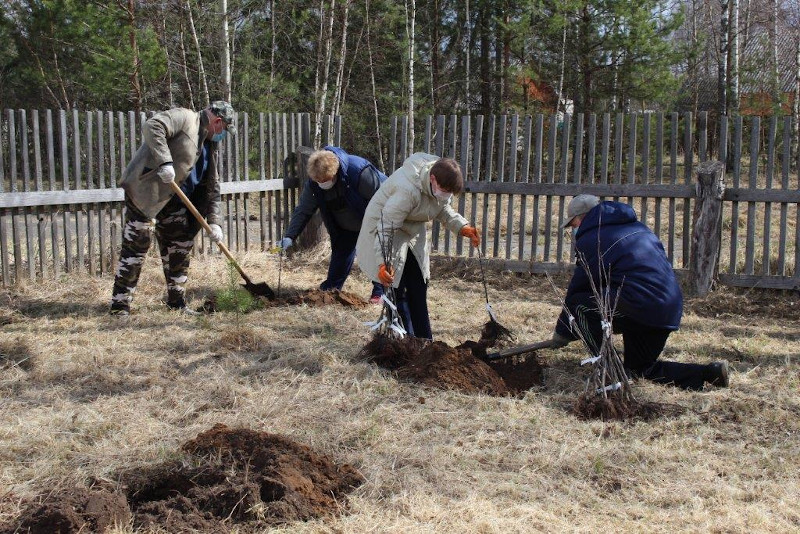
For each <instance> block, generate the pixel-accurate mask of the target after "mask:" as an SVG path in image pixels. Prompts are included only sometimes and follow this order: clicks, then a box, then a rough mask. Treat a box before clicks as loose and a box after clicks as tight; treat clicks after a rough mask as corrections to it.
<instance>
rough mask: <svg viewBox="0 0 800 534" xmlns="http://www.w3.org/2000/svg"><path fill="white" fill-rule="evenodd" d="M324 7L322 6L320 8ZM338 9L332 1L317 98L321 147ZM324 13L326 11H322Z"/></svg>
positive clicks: (317, 136)
mask: <svg viewBox="0 0 800 534" xmlns="http://www.w3.org/2000/svg"><path fill="white" fill-rule="evenodd" d="M320 7H322V6H320ZM335 9H336V0H331V9H330V20H329V22H328V34H327V36H326V37H325V43H324V44H325V61H324V63H323V73H322V77H321V79H320V84H319V95H318V98H317V112H316V115H317V128H316V133H315V135H314V146H317V147H318V146H320V143H321V142H322V136H321V134H322V125H321V122H322V116H323V115H325V109H326V101H327V98H328V76H329V75H330V70H331V53H332V49H333V21H334V16H333V13H334V11H335ZM321 13H324V11H321Z"/></svg>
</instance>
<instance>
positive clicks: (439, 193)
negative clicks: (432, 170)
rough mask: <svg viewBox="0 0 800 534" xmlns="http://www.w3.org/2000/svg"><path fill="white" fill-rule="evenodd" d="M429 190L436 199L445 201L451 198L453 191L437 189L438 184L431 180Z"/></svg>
mask: <svg viewBox="0 0 800 534" xmlns="http://www.w3.org/2000/svg"><path fill="white" fill-rule="evenodd" d="M431 192H432V193H433V196H435V197H436V198H437V199H439V200H444V201H446V202H447V201H449V200H450V199H451V198H453V193H449V192H447V191H443V190H441V189H439V184H437V183H436V182H433V181H431Z"/></svg>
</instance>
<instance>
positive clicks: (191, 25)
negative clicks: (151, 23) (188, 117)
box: [186, 0, 211, 106]
mask: <svg viewBox="0 0 800 534" xmlns="http://www.w3.org/2000/svg"><path fill="white" fill-rule="evenodd" d="M186 14H187V15H188V17H189V30H190V31H191V32H192V39H193V40H194V46H195V49H197V68H198V71H199V72H198V74H199V75H200V86H201V87H202V89H203V96H205V104H204V106H209V105H211V98H210V97H209V95H208V81H207V80H206V69H205V68H204V67H203V53H202V52H201V50H200V39H198V38H197V30H196V29H195V27H194V16H193V15H192V6H191V5H190V4H189V0H186Z"/></svg>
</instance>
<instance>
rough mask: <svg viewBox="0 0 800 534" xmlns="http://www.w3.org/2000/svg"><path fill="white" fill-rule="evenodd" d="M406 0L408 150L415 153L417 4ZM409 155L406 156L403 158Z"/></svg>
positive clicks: (411, 0) (412, 0)
mask: <svg viewBox="0 0 800 534" xmlns="http://www.w3.org/2000/svg"><path fill="white" fill-rule="evenodd" d="M410 3H411V7H410V8H409V0H406V2H405V6H406V37H407V39H408V150H409V154H412V153H413V152H414V50H415V49H416V45H415V38H416V29H415V24H416V19H417V2H416V0H410ZM407 155H408V154H404V155H403V157H405V156H407Z"/></svg>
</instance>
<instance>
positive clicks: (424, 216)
mask: <svg viewBox="0 0 800 534" xmlns="http://www.w3.org/2000/svg"><path fill="white" fill-rule="evenodd" d="M463 188H464V177H463V175H462V174H461V168H460V167H459V165H458V162H457V161H455V160H453V159H449V158H444V159H442V158H439V157H438V156H434V155H431V154H425V153H421V152H418V153H416V154H413V155H411V156H410V157H409V158H408V159H406V160H405V161H404V162H403V166H402V167H400V168H399V169H397V170H396V171H395V172H393V173H392V175H391V176H389V179H388V180H386V181H385V182H384V183H383V185H381V188H380V189H378V191H377V192H376V193H375V195H374V196H373V197H372V199H371V200H370V202H369V205H368V206H367V210H366V212H365V214H364V219H363V221H362V223H361V232H360V233H359V236H358V242H357V244H356V255H357V256H358V262H359V265H360V267H361V270H362V271H364V272H365V273H366V274H367V276H369V277H371V278H372V279H373V280H376V281H379V282H381V283H382V284H383V285H385V286H393V287H394V288H395V296H396V298H397V303H396V304H397V307H398V310H399V312H400V317H401V319H402V320H403V326H404V327H405V329H406V331H407V332H408V334H409V335H411V336H415V337H419V338H426V339H433V334H432V332H431V325H430V319H429V317H428V300H427V298H428V297H427V291H428V289H427V288H428V281H429V280H430V250H431V247H430V241H429V239H428V229H427V227H428V224H427V223H428V222H430V221H432V220H434V219H435V220H437V221H439V222H440V223H442V224H444V225H445V226H446V227H447V228H448V229H449V230H450V231H452V232H454V233H458V234H460V235H462V236H464V237H468V238H469V239H470V241H471V242H472V245H473V246H476V247H477V246H479V245H480V236H479V234H478V230H477V229H476V228H475V227H473V226H470V225H468V224H467V220H466V219H465V218H464V217H462V216H461V215H460V214H459V213H458V212H456V211H455V210H454V209H453V208H452V207H451V206H450V200H451V198H452V196H453V194H458V193H460V192H461V190H462V189H463ZM388 243H391V244H392V249H393V250H392V257H391V258H390V262H389V263H390V264H389V265H387V264H386V262H385V261H384V256H383V250H384V246H385V245H386V244H388Z"/></svg>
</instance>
